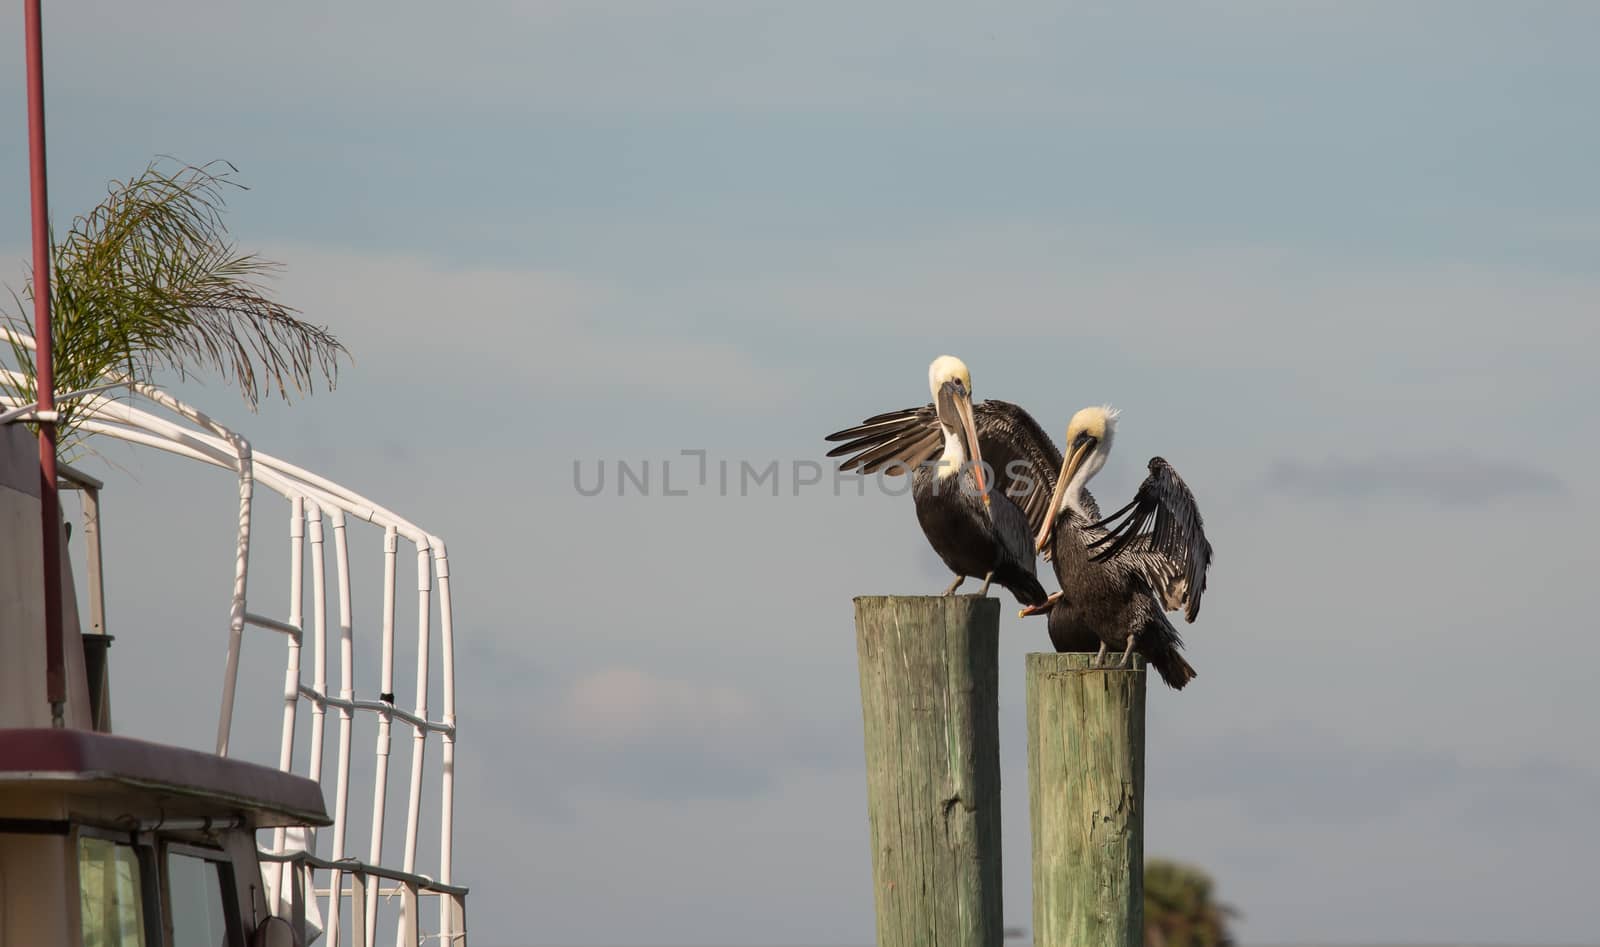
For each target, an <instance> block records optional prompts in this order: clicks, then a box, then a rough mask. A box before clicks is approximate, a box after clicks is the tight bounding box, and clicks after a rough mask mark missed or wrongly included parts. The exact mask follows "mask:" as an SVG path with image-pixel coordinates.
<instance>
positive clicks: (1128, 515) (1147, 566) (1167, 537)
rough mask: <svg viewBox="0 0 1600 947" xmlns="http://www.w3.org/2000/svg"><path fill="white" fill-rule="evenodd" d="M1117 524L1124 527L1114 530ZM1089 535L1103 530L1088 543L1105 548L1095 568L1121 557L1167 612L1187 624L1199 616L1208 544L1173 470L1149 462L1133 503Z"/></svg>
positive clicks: (1189, 496) (1190, 500) (1158, 462)
mask: <svg viewBox="0 0 1600 947" xmlns="http://www.w3.org/2000/svg"><path fill="white" fill-rule="evenodd" d="M1119 518H1121V520H1122V521H1121V522H1120V523H1116V525H1112V524H1113V523H1114V522H1115V521H1116V520H1118V519H1119ZM1147 528H1148V532H1147V531H1146V529H1147ZM1090 529H1104V530H1106V533H1105V534H1104V535H1103V536H1101V537H1100V538H1099V539H1097V540H1095V541H1094V542H1092V543H1090V547H1091V548H1094V547H1103V548H1101V549H1100V551H1099V552H1098V553H1097V554H1096V555H1095V557H1094V559H1095V561H1096V562H1104V561H1106V560H1108V559H1112V558H1114V557H1118V556H1120V557H1121V558H1122V559H1123V560H1124V561H1126V562H1128V563H1129V564H1130V565H1132V566H1133V567H1134V568H1136V569H1138V570H1139V571H1140V572H1141V573H1142V574H1143V575H1144V577H1145V579H1146V580H1147V581H1149V583H1150V585H1151V587H1152V588H1154V589H1155V590H1156V591H1157V593H1158V594H1159V595H1160V596H1161V599H1162V603H1163V604H1164V605H1165V606H1166V607H1167V608H1168V609H1169V610H1177V609H1182V610H1183V613H1184V618H1185V620H1187V621H1191V622H1192V621H1194V620H1195V616H1197V615H1199V614H1200V596H1201V595H1202V594H1203V593H1204V592H1205V590H1206V572H1207V570H1208V569H1210V568H1211V542H1210V541H1209V540H1207V539H1206V533H1205V523H1204V521H1203V520H1202V519H1201V517H1200V509H1199V507H1198V506H1196V505H1195V502H1194V494H1193V493H1191V492H1189V487H1188V485H1187V484H1185V483H1184V482H1183V479H1182V478H1181V477H1179V476H1178V472H1177V471H1176V470H1174V469H1173V468H1172V465H1171V464H1169V463H1167V462H1166V461H1165V460H1163V459H1162V458H1160V457H1152V458H1150V475H1149V476H1147V477H1145V479H1144V482H1143V483H1141V484H1140V485H1139V490H1138V492H1136V493H1135V494H1134V497H1133V502H1131V503H1129V504H1128V505H1127V506H1125V507H1123V508H1122V509H1120V510H1118V511H1116V512H1115V513H1112V514H1111V515H1110V516H1108V517H1106V518H1105V519H1103V520H1100V521H1099V522H1098V523H1095V524H1093V525H1092V526H1091V527H1090Z"/></svg>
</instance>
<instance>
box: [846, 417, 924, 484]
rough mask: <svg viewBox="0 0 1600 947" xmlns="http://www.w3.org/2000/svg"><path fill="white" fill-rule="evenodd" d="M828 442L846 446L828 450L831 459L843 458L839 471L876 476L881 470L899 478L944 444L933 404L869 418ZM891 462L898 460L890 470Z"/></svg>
mask: <svg viewBox="0 0 1600 947" xmlns="http://www.w3.org/2000/svg"><path fill="white" fill-rule="evenodd" d="M827 440H830V441H844V442H845V443H843V444H841V445H839V446H838V447H835V448H834V449H833V450H830V451H828V456H829V457H844V458H845V459H844V460H841V461H840V462H839V469H840V470H859V471H860V472H861V473H864V474H873V473H877V472H878V471H880V470H882V471H884V472H885V473H887V474H889V475H890V476H897V475H899V474H903V473H906V472H907V471H909V470H912V469H915V468H916V466H917V465H918V464H920V463H923V462H925V461H928V460H931V459H932V458H933V457H934V456H935V454H936V453H937V452H938V450H939V446H940V445H941V444H943V443H944V434H943V432H942V431H941V430H940V428H939V416H938V415H937V414H936V413H935V412H934V408H933V405H931V404H925V405H923V406H922V407H920V408H903V409H901V410H899V411H890V412H887V413H885V414H879V415H874V416H873V417H870V418H867V419H866V420H865V421H862V422H861V423H860V424H857V425H856V426H855V427H849V428H845V429H844V430H842V431H835V432H834V433H832V434H829V435H828V437H827ZM892 461H899V463H898V464H896V465H895V466H893V467H891V466H889V464H890V463H891V462H892Z"/></svg>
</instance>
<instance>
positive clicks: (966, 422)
mask: <svg viewBox="0 0 1600 947" xmlns="http://www.w3.org/2000/svg"><path fill="white" fill-rule="evenodd" d="M955 401H956V413H957V414H959V415H961V427H962V429H963V430H965V431H966V433H967V453H968V454H970V455H971V456H972V475H973V477H975V478H976V479H977V481H978V493H980V494H981V495H982V496H983V505H984V506H988V505H989V485H988V484H987V483H985V482H984V479H983V453H982V452H981V451H980V450H979V448H978V426H977V425H976V424H975V423H974V422H973V420H972V396H971V395H969V394H967V393H966V391H965V390H960V393H959V394H958V395H957V396H956V399H955Z"/></svg>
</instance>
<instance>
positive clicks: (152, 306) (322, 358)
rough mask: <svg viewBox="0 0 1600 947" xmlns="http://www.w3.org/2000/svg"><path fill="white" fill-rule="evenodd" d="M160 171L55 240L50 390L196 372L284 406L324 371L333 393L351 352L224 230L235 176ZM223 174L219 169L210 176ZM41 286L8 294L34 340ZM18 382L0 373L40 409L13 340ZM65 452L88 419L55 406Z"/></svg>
mask: <svg viewBox="0 0 1600 947" xmlns="http://www.w3.org/2000/svg"><path fill="white" fill-rule="evenodd" d="M159 164H160V163H159V162H152V163H151V164H150V165H149V166H148V167H146V168H145V170H144V172H143V173H141V174H139V175H138V176H136V177H134V178H131V179H130V180H128V181H112V182H111V184H110V185H109V186H108V188H107V195H106V198H105V199H104V200H103V201H101V202H100V204H99V205H98V206H97V207H95V208H94V209H93V210H91V211H90V212H89V213H87V214H85V215H83V216H81V217H77V218H74V219H73V221H72V227H71V229H70V230H69V231H68V233H67V235H66V237H65V238H64V239H62V240H59V241H52V246H51V256H52V260H51V263H52V270H51V277H52V281H51V302H52V305H51V310H52V324H53V326H54V364H55V388H56V390H57V391H58V392H66V391H77V390H80V389H83V388H89V387H92V386H94V385H96V384H100V383H104V382H106V381H112V380H118V379H122V378H126V379H130V380H133V381H138V382H150V381H151V380H152V378H153V376H154V374H155V373H156V372H157V371H158V370H159V369H162V368H165V369H169V370H172V371H175V372H177V374H178V376H179V377H180V378H182V377H185V376H186V375H187V374H189V373H190V372H192V371H193V370H195V369H196V368H200V367H209V368H212V369H214V370H216V371H217V372H219V373H220V374H221V375H222V377H223V379H224V380H225V381H228V382H231V383H233V384H237V385H238V387H239V391H240V393H241V394H243V396H244V399H245V402H246V403H247V404H248V405H249V406H250V408H251V409H252V410H254V409H255V407H256V406H257V405H258V404H259V402H260V398H261V392H262V390H263V388H265V389H266V390H268V391H271V390H272V389H276V390H277V392H278V394H279V395H280V396H281V397H283V398H284V399H285V400H288V397H289V389H291V388H292V389H294V391H295V392H296V393H309V392H310V390H311V389H312V387H313V383H314V381H315V375H318V374H320V375H321V376H322V377H323V378H324V380H325V381H326V382H327V384H328V387H329V388H332V387H333V385H334V383H335V381H336V379H337V376H338V360H339V356H340V355H344V356H347V357H348V355H349V352H348V351H346V349H345V347H344V345H343V344H342V343H340V342H339V340H338V339H336V338H334V336H333V335H332V334H331V333H330V332H328V330H327V329H325V328H322V327H320V326H316V325H312V324H311V323H308V322H305V321H303V320H301V319H299V318H297V316H296V310H294V309H291V308H289V307H287V306H284V305H282V304H281V303H278V302H276V301H274V300H273V299H271V298H269V297H268V296H267V295H266V292H265V289H264V287H263V286H262V283H261V281H262V279H263V278H264V277H266V276H268V275H269V274H271V273H272V272H273V271H275V270H276V269H277V268H278V265H277V264H275V263H270V262H268V261H266V260H262V259H260V258H259V257H257V256H255V255H253V254H244V253H240V252H239V251H238V250H237V249H236V247H235V246H234V244H233V242H232V240H231V239H229V237H228V231H227V228H226V227H225V226H224V225H223V222H222V211H223V205H224V200H223V196H224V193H225V191H226V189H227V188H229V187H237V188H241V189H242V188H243V185H241V184H238V183H237V182H235V181H233V180H232V179H231V176H232V175H233V174H235V173H237V169H236V168H234V167H233V166H232V165H231V164H227V163H226V162H213V163H212V164H208V165H205V166H201V167H194V166H189V165H183V166H180V167H178V168H177V169H176V170H175V171H172V172H170V173H169V172H167V171H165V170H163V169H162V168H161V167H160V166H159ZM218 164H221V165H222V166H223V170H220V171H218V170H214V169H216V168H217V166H218ZM33 290H34V282H33V278H32V277H31V276H30V277H29V279H28V281H27V282H26V283H25V284H24V287H23V290H22V292H21V293H20V294H18V293H16V292H13V293H12V294H11V295H12V300H13V302H15V304H16V306H17V310H18V311H17V312H16V313H15V314H13V313H10V312H6V313H4V315H5V316H6V318H7V320H8V321H9V322H10V323H11V324H12V326H13V327H14V328H16V329H17V330H19V331H20V332H22V333H23V334H28V333H30V332H31V318H30V316H29V313H30V312H31V308H32V300H33ZM11 347H12V350H13V354H14V355H15V356H16V362H17V368H18V370H19V371H20V372H21V374H22V376H23V378H22V379H12V378H11V377H9V376H6V375H3V374H0V385H3V386H4V388H6V389H8V391H7V393H8V394H10V395H12V396H13V397H14V399H15V400H17V401H18V402H19V403H24V404H26V403H31V402H33V401H34V399H35V390H36V387H37V386H36V380H35V378H34V374H33V371H34V366H33V357H32V355H31V353H30V352H29V351H28V349H27V348H26V347H25V346H23V345H22V344H21V343H19V342H17V341H15V340H12V341H11ZM59 411H60V422H59V423H60V426H61V438H62V443H63V445H65V444H67V443H68V442H70V441H71V440H72V439H73V435H74V432H75V431H76V422H77V420H78V419H79V417H78V415H79V412H78V411H77V410H75V406H74V405H73V404H72V403H64V404H62V405H60V406H59Z"/></svg>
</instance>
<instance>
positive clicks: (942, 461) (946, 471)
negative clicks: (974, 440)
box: [934, 427, 967, 480]
mask: <svg viewBox="0 0 1600 947" xmlns="http://www.w3.org/2000/svg"><path fill="white" fill-rule="evenodd" d="M966 462H967V448H966V446H965V445H964V444H962V443H961V435H960V434H959V433H958V432H956V431H953V430H951V429H950V428H949V427H945V429H944V453H943V454H941V455H939V466H938V467H937V468H935V470H934V474H935V476H937V477H938V478H939V479H940V480H943V479H944V478H946V477H949V476H951V475H953V474H956V473H959V472H960V470H961V467H962V466H963V465H964V464H966Z"/></svg>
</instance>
